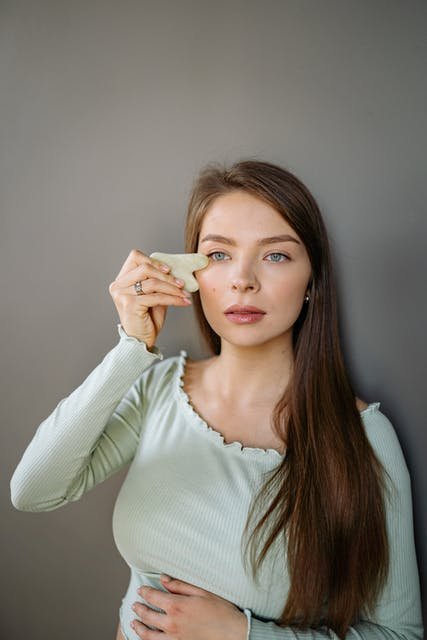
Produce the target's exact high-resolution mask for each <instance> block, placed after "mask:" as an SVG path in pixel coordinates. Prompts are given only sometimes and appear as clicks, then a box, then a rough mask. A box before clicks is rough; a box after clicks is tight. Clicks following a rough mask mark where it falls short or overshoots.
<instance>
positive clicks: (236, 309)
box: [224, 304, 265, 314]
mask: <svg viewBox="0 0 427 640" xmlns="http://www.w3.org/2000/svg"><path fill="white" fill-rule="evenodd" d="M224 313H238V314H244V313H265V311H263V310H262V309H258V307H253V306H251V305H239V304H233V305H231V307H228V309H226V310H225V311H224Z"/></svg>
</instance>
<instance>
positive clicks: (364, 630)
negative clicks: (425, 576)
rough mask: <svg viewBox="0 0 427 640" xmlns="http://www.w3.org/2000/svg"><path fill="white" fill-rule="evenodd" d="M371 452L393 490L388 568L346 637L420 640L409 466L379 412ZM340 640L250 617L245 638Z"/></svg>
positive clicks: (388, 506) (388, 501)
mask: <svg viewBox="0 0 427 640" xmlns="http://www.w3.org/2000/svg"><path fill="white" fill-rule="evenodd" d="M370 437H371V443H372V444H373V446H374V449H375V452H376V454H377V456H378V457H379V459H380V461H381V462H382V464H383V466H384V467H385V469H386V471H387V472H388V473H389V475H390V477H391V479H392V482H393V485H394V489H395V490H394V491H392V493H391V496H390V498H386V518H387V530H388V537H389V545H390V572H389V577H388V580H387V583H386V585H385V588H384V590H383V592H382V594H381V596H380V599H379V602H378V603H377V607H376V609H375V613H374V615H373V616H372V617H371V619H369V620H367V619H366V620H360V621H359V622H358V623H357V624H355V625H353V626H352V627H350V629H349V630H348V632H347V634H346V636H345V638H346V640H422V639H423V622H422V614H421V598H420V585H419V575H418V567H417V560H416V554H415V544H414V531H413V511H412V494H411V480H410V476H409V472H408V468H407V465H406V462H405V459H404V456H403V453H402V450H401V447H400V444H399V441H398V439H397V435H396V433H395V431H394V428H393V427H392V425H391V423H390V421H389V420H388V418H387V417H386V416H385V415H384V414H382V413H380V412H378V415H377V418H376V422H375V430H373V433H372V434H371V435H370ZM326 637H329V638H332V639H333V640H338V636H337V635H336V634H334V633H332V632H331V634H330V635H329V636H328V635H327V633H326V629H325V630H324V631H322V630H308V631H300V630H297V629H296V628H291V627H281V626H279V625H277V624H275V623H274V622H272V621H264V620H260V619H259V618H256V617H255V616H253V615H250V616H249V624H248V640H321V639H322V638H326Z"/></svg>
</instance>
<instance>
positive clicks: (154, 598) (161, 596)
mask: <svg viewBox="0 0 427 640" xmlns="http://www.w3.org/2000/svg"><path fill="white" fill-rule="evenodd" d="M138 593H139V595H140V596H142V597H143V598H144V600H146V601H147V602H148V603H149V604H153V605H154V606H155V607H158V608H159V609H163V611H165V612H166V613H167V612H168V610H169V606H170V605H171V603H172V602H173V600H174V598H175V599H176V598H179V596H175V595H172V594H171V593H166V591H162V590H161V589H155V588H154V587H146V586H144V587H140V588H139V589H138Z"/></svg>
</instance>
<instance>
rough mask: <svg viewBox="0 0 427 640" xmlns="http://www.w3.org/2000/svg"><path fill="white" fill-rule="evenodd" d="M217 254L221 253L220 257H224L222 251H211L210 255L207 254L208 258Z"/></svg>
mask: <svg viewBox="0 0 427 640" xmlns="http://www.w3.org/2000/svg"><path fill="white" fill-rule="evenodd" d="M218 253H222V255H223V256H225V253H224V252H223V251H212V253H208V258H210V257H211V256H214V255H215V254H218ZM214 262H222V260H214Z"/></svg>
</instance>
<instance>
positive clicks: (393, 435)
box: [361, 402, 411, 490]
mask: <svg viewBox="0 0 427 640" xmlns="http://www.w3.org/2000/svg"><path fill="white" fill-rule="evenodd" d="M379 406H380V403H379V402H376V403H373V404H372V405H370V407H369V409H368V410H367V411H364V412H363V413H362V414H361V418H362V422H363V425H364V428H365V433H366V436H367V438H368V440H369V443H370V445H371V447H372V449H373V451H374V453H375V455H376V457H377V459H378V460H379V462H380V463H381V464H382V466H383V468H384V469H385V470H386V471H387V473H388V475H389V477H390V478H391V480H392V481H393V484H394V486H395V487H400V489H405V490H409V488H410V484H411V479H410V475H409V470H408V466H407V464H406V459H405V456H404V453H403V450H402V446H401V444H400V441H399V437H398V434H397V432H396V430H395V428H394V426H393V424H392V422H391V421H390V419H389V418H388V417H387V416H386V415H385V414H384V413H383V412H382V411H380V410H379Z"/></svg>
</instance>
